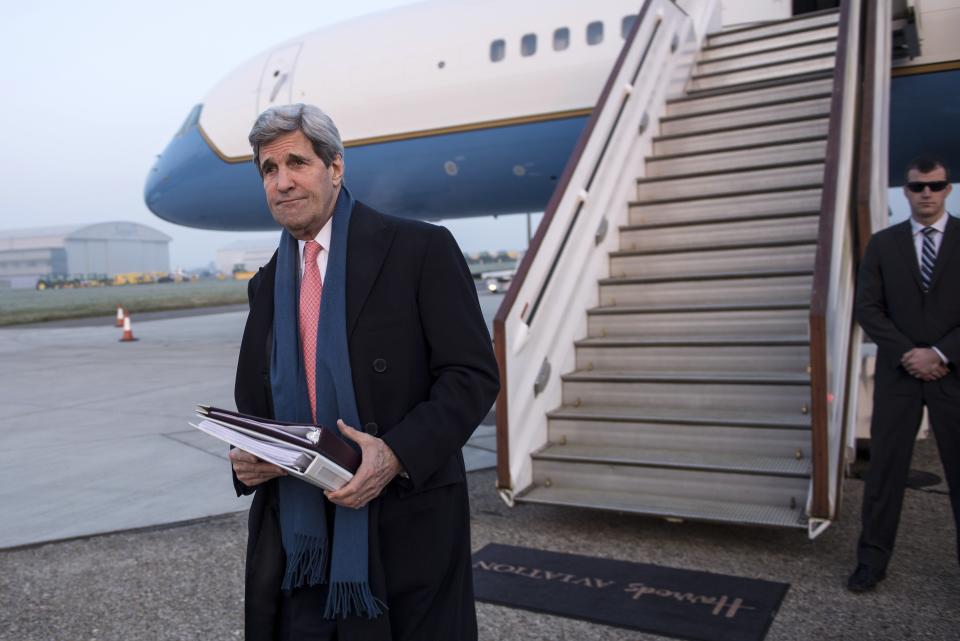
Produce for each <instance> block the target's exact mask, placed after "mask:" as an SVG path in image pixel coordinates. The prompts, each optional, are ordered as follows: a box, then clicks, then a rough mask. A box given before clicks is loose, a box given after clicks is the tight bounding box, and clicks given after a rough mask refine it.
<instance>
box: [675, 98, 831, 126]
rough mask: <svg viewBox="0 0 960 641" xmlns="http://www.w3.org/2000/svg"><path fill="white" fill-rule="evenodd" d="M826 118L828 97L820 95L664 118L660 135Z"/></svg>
mask: <svg viewBox="0 0 960 641" xmlns="http://www.w3.org/2000/svg"><path fill="white" fill-rule="evenodd" d="M829 115H830V95H829V94H820V95H817V96H810V97H805V98H800V99H796V100H779V101H775V102H768V103H763V104H758V105H754V106H751V107H740V108H738V109H732V110H730V109H727V110H723V111H720V112H714V113H705V114H703V113H701V114H693V115H685V116H675V117H668V118H664V119H662V120H661V121H660V135H661V136H679V135H690V134H695V133H701V132H705V131H716V130H718V129H725V128H729V127H753V126H757V125H763V124H766V123H768V122H770V121H780V120H785V119H793V118H814V117H824V116H829Z"/></svg>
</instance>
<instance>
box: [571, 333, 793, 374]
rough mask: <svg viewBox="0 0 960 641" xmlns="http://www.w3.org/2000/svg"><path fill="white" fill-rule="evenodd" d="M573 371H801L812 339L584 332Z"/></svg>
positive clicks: (696, 372) (760, 372)
mask: <svg viewBox="0 0 960 641" xmlns="http://www.w3.org/2000/svg"><path fill="white" fill-rule="evenodd" d="M576 346H577V348H576V367H577V372H582V373H590V374H598V375H603V374H605V373H607V372H616V371H631V372H643V373H644V374H645V375H656V376H666V375H669V374H684V375H688V376H692V375H695V374H696V375H702V376H704V377H705V378H709V377H712V376H714V375H717V374H723V373H725V372H730V373H747V372H749V373H756V374H762V375H764V376H766V375H771V376H774V375H780V374H805V373H806V371H807V367H808V366H809V363H810V345H809V342H807V340H806V339H805V338H804V339H802V340H801V341H799V342H785V341H784V340H781V342H779V343H776V344H770V343H766V344H763V343H759V342H750V341H749V340H744V341H740V342H739V344H735V343H719V344H718V343H716V342H714V343H708V342H704V341H693V342H689V343H687V342H685V343H683V344H674V345H657V344H650V343H648V342H643V341H642V340H641V339H637V342H632V341H630V340H622V339H620V340H618V339H613V338H588V339H584V340H581V341H578V342H577V343H576Z"/></svg>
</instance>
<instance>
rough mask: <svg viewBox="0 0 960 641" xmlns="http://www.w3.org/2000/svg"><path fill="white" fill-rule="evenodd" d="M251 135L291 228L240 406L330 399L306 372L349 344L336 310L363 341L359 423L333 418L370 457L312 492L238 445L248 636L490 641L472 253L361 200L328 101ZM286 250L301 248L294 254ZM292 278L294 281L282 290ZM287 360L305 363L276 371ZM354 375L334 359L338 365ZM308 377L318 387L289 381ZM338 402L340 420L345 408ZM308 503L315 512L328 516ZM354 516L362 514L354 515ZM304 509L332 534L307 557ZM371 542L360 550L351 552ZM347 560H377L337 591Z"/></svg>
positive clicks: (479, 329)
mask: <svg viewBox="0 0 960 641" xmlns="http://www.w3.org/2000/svg"><path fill="white" fill-rule="evenodd" d="M250 141H251V145H252V146H253V150H254V162H255V164H256V166H257V168H258V170H259V171H260V174H261V176H262V178H263V184H264V190H265V193H266V197H267V203H268V205H269V207H270V211H271V213H272V215H273V217H274V218H275V219H276V221H277V222H278V223H279V224H280V225H281V226H282V227H283V228H284V230H285V231H284V232H283V237H282V238H281V247H280V249H278V252H277V253H276V254H274V256H273V258H272V259H271V261H270V262H269V263H268V264H267V265H266V266H265V267H263V268H261V269H260V271H259V272H258V273H257V275H256V276H254V278H253V279H252V280H251V281H250V285H249V290H248V295H249V300H250V314H249V317H248V319H247V324H246V328H245V330H244V335H243V342H242V345H241V348H240V356H239V362H238V366H237V379H236V390H235V397H236V404H237V409H238V410H239V411H240V412H243V413H247V414H252V415H255V416H261V417H265V418H277V417H283V416H289V415H290V410H289V408H287V407H280V406H279V403H280V401H279V400H278V399H286V400H283V401H282V402H283V403H284V404H287V405H289V404H291V403H298V402H301V401H302V402H303V403H304V404H306V402H307V401H306V397H309V399H310V404H311V405H310V410H308V412H309V411H312V413H313V416H314V417H319V416H320V415H322V410H323V409H324V407H323V403H322V385H323V381H322V380H321V378H323V374H322V372H321V370H320V369H317V370H316V372H318V374H317V376H318V377H319V378H317V377H314V376H313V375H312V374H309V375H308V374H305V372H314V359H318V360H317V362H318V363H319V362H320V361H322V360H324V358H325V356H326V355H327V354H329V353H336V351H337V344H336V342H337V340H336V339H330V338H329V337H330V335H331V334H330V333H329V332H330V330H329V329H328V330H326V331H327V332H328V333H327V334H324V331H325V330H323V329H322V328H323V326H324V323H326V324H327V326H328V327H329V325H330V323H331V320H334V321H337V322H336V323H334V325H335V326H336V325H339V326H341V327H342V329H340V330H334V331H333V332H332V335H333V336H335V337H336V336H339V335H338V332H340V333H342V334H343V340H344V341H345V342H344V346H345V350H346V352H348V354H349V358H348V361H349V365H348V366H345V367H343V368H341V369H342V370H348V372H347V377H346V380H347V383H348V385H347V387H351V388H352V389H350V390H348V395H350V393H352V395H353V396H354V397H355V406H356V416H357V418H356V419H355V420H356V421H357V422H358V424H356V425H350V424H349V421H338V425H337V426H336V428H337V429H338V430H339V432H340V433H341V435H342V437H343V438H345V439H346V440H348V442H352V443H353V444H354V445H355V446H356V447H357V448H358V449H359V450H360V451H361V452H362V463H361V465H360V468H359V469H358V470H357V472H356V474H355V476H354V478H353V480H351V481H350V482H349V483H348V484H347V485H346V486H344V487H343V488H341V489H339V490H337V491H333V492H325V493H319V494H313V495H308V498H307V499H306V502H304V501H305V499H304V495H303V492H304V491H305V490H303V486H306V484H304V483H303V482H301V481H299V480H296V479H294V478H292V477H289V476H286V475H284V474H283V471H282V470H281V469H280V468H277V467H275V466H272V465H270V464H268V463H265V462H262V461H259V460H258V459H256V458H254V457H253V456H252V455H250V454H248V453H246V452H242V451H240V450H236V449H235V450H232V451H231V460H232V466H233V471H234V482H235V485H236V489H237V492H238V494H249V493H254V494H255V496H254V499H253V504H252V506H251V508H250V515H249V535H248V542H247V558H246V589H245V628H246V638H247V639H248V641H253V640H259V639H263V640H267V639H270V640H274V639H281V640H287V639H297V640H300V641H329V640H332V639H339V640H340V641H355V640H356V641H360V640H363V641H380V640H383V641H386V640H391V641H452V640H457V641H468V640H470V639H476V638H477V627H476V613H475V608H474V601H473V587H472V576H471V567H470V531H469V517H470V513H469V506H468V502H467V489H466V475H465V470H464V463H463V457H462V454H461V448H462V447H463V445H464V443H465V442H466V441H467V439H468V438H469V437H470V435H471V433H472V432H473V430H474V429H475V428H476V426H477V425H478V424H479V423H480V421H481V420H482V419H483V417H484V416H485V415H486V413H487V412H488V410H489V409H490V407H491V405H492V404H493V401H494V399H495V397H496V395H497V392H498V389H499V377H498V369H497V364H496V361H495V359H494V355H493V350H492V348H491V341H490V337H489V334H488V331H487V328H486V325H485V323H484V320H483V317H482V315H481V312H480V308H479V303H478V300H477V294H476V287H475V285H474V283H473V279H472V278H471V276H470V273H469V271H468V269H467V267H466V264H465V262H464V260H463V256H462V254H461V253H460V250H459V248H458V247H457V244H456V242H455V241H454V240H453V238H452V236H451V235H450V233H449V232H448V231H447V230H446V229H444V228H442V227H438V226H434V225H429V224H426V223H423V222H418V221H412V220H404V219H399V218H394V217H390V216H386V215H383V214H380V213H378V212H376V211H374V210H372V209H370V208H369V207H366V206H365V205H363V204H362V203H360V202H355V201H353V200H352V197H351V196H350V194H349V191H348V190H347V189H346V187H345V186H344V183H343V181H344V163H343V147H342V143H341V141H340V136H339V133H338V132H337V129H336V127H335V126H334V124H333V122H332V120H330V118H329V117H328V116H327V115H326V114H324V113H323V112H322V111H320V110H319V109H317V108H316V107H312V106H309V105H290V106H284V107H274V108H271V109H269V110H267V111H266V112H264V113H263V114H261V115H260V117H259V118H258V120H257V122H256V124H255V125H254V127H253V130H252V131H251V134H250ZM345 222H346V223H347V224H344V223H345ZM338 223H339V224H340V227H339V230H338V227H337V225H338ZM331 230H332V231H331ZM288 235H289V236H288ZM338 238H339V239H340V240H338ZM338 242H339V243H340V245H339V247H338ZM285 243H286V244H285ZM312 243H313V244H312ZM317 246H319V248H318V247H317ZM311 247H313V250H312V251H311V249H310V248H311ZM284 248H286V251H287V252H288V254H290V255H291V256H290V257H289V258H286V259H285V258H283V253H284ZM344 252H345V253H344ZM338 260H339V261H340V262H339V263H338ZM337 265H341V266H342V267H345V276H344V274H343V273H340V275H339V276H338V275H337V274H338V273H339V272H337V271H336V269H337ZM285 270H286V271H285ZM285 273H286V274H287V276H288V277H289V278H287V280H286V281H285V280H284V278H283V274H285ZM338 277H339V278H343V279H345V283H343V287H342V291H343V295H345V300H344V301H343V310H342V312H340V311H337V312H336V315H337V318H335V319H330V318H324V317H323V315H322V314H319V309H320V304H319V303H317V301H318V300H323V301H324V302H323V306H322V309H323V310H324V311H327V313H332V312H329V310H330V309H335V308H333V307H328V303H329V304H330V305H332V304H333V303H330V301H327V300H325V299H326V298H328V297H335V296H336V295H337V294H336V291H337V287H338V284H337V283H336V282H335V280H336V278H338ZM284 283H293V285H292V286H289V285H285V284H284ZM284 287H291V292H289V293H288V294H285V293H284V292H282V291H278V288H279V289H283V288H284ZM285 295H286V296H287V299H285V298H284V296H285ZM288 299H289V300H292V301H293V303H292V305H291V307H290V309H292V310H294V312H293V313H290V314H286V316H285V315H284V312H281V311H280V308H282V306H283V305H284V304H285V303H283V302H282V301H284V300H288ZM331 300H332V298H331ZM318 314H319V316H320V317H319V320H318ZM318 323H319V327H321V330H320V332H319V333H317V330H316V328H317V327H318ZM278 334H279V335H280V336H279V337H278ZM280 339H284V340H286V343H284V340H280ZM314 340H316V342H317V344H316V346H315V351H314V346H313V344H312V343H313V341H314ZM284 344H290V345H295V346H297V353H295V354H294V355H293V356H292V357H289V355H288V358H287V362H286V364H283V363H284V361H283V358H284V357H278V355H277V351H278V350H282V349H283V345H284ZM305 346H306V347H305ZM301 350H302V351H301ZM298 359H299V360H298ZM278 369H284V370H285V371H288V372H293V375H292V376H293V378H290V377H288V378H286V379H284V378H283V377H282V376H278V373H277V371H276V370H278ZM297 372H299V374H297ZM342 373H343V372H338V371H334V372H332V378H334V379H336V378H337V377H340V376H341V375H342ZM297 376H299V380H297ZM304 378H306V379H307V380H306V381H304ZM311 378H314V379H315V380H310V379H311ZM291 381H292V382H291ZM341 382H342V381H341ZM284 385H285V386H286V387H283V386H284ZM341 387H342V385H341ZM295 388H296V389H299V390H306V393H303V392H297V393H299V394H300V396H299V397H297V396H295V395H291V394H292V392H291V390H294V389H295ZM337 391H338V394H340V393H341V392H342V391H343V390H342V389H340V388H338V390H337ZM315 397H316V398H315ZM338 398H339V396H338ZM290 399H293V400H290ZM304 406H305V407H306V405H304ZM342 409H343V408H342V407H341V413H339V414H337V418H338V419H339V418H344V417H345V414H344V413H343V412H342ZM308 416H310V414H309V413H308ZM325 427H327V428H334V427H335V426H332V425H326V426H325ZM285 484H286V485H285ZM292 484H299V485H292ZM306 487H308V488H311V487H312V486H306ZM294 511H299V512H309V513H310V515H309V516H310V517H311V518H314V520H313V521H309V519H308V520H306V521H304V519H302V518H301V517H302V514H299V513H297V514H291V512H294ZM317 515H319V516H317ZM358 515H359V519H358ZM341 521H342V522H341ZM348 521H349V522H350V527H351V528H353V529H348V528H347V527H346V526H344V523H347V522H348ZM358 521H359V523H358ZM304 522H307V523H313V524H315V526H316V529H317V530H318V531H324V530H325V531H326V532H327V533H331V534H330V536H328V537H326V538H325V539H324V537H320V538H319V539H317V540H320V541H321V544H320V545H322V546H323V547H322V549H320V550H318V551H317V553H316V554H313V555H306V556H302V555H301V556H295V555H297V554H298V552H297V551H296V550H295V546H293V545H292V544H291V543H290V540H291V538H290V532H284V528H293V527H295V526H297V525H296V524H302V523H304ZM291 524H294V525H291ZM341 526H343V527H341ZM298 527H299V526H298ZM341 531H346V532H349V533H351V534H350V535H349V536H348V535H343V534H341ZM361 533H362V534H361ZM307 534H308V535H309V534H310V533H309V532H308V533H307ZM301 538H302V537H301ZM308 538H309V537H308ZM358 547H360V548H361V549H362V554H363V555H364V556H365V558H364V559H363V561H364V562H363V563H355V561H356V558H355V556H352V555H354V553H356V551H357V548H358ZM292 555H294V556H292ZM338 556H339V557H344V558H345V557H348V556H349V557H350V559H351V560H350V561H349V563H348V562H346V561H343V560H342V559H341V558H338ZM291 558H296V559H297V560H296V561H295V562H296V563H297V564H298V566H299V565H304V564H310V563H314V566H313V567H311V568H310V569H309V571H307V572H300V571H299V570H298V571H297V572H294V573H293V574H292V575H291V567H290V565H288V564H290V563H291V561H290V559H291ZM311 559H312V560H311ZM338 564H339V567H341V568H342V567H344V565H349V566H350V570H351V571H352V572H354V573H356V571H357V568H363V566H364V565H365V566H366V567H365V568H363V569H362V570H361V576H360V578H359V579H358V580H355V581H353V582H351V583H347V584H346V585H347V589H345V590H343V591H342V593H341V594H339V595H336V596H332V595H331V593H330V591H331V590H334V589H339V588H337V587H336V586H337V585H338V583H337V577H336V574H337V573H338V571H339V570H338ZM351 564H352V565H351ZM291 577H292V578H291ZM311 577H312V578H311ZM331 586H333V587H331ZM364 590H366V591H367V592H366V597H364ZM371 597H372V598H371ZM350 599H354V600H353V601H351V600H350Z"/></svg>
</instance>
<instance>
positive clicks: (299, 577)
mask: <svg viewBox="0 0 960 641" xmlns="http://www.w3.org/2000/svg"><path fill="white" fill-rule="evenodd" d="M326 569H327V541H326V539H325V538H321V537H319V536H310V535H307V534H296V535H294V544H293V550H292V551H288V552H287V567H286V571H285V572H284V574H283V585H282V586H281V587H282V588H283V589H284V590H292V589H294V588H299V587H303V586H304V585H308V586H310V585H320V584H322V583H326V582H327V576H326Z"/></svg>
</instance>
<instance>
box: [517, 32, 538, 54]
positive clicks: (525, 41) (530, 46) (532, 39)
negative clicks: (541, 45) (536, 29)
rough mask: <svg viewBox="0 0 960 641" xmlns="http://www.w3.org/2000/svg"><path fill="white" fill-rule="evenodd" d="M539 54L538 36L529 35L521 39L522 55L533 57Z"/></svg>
mask: <svg viewBox="0 0 960 641" xmlns="http://www.w3.org/2000/svg"><path fill="white" fill-rule="evenodd" d="M535 53H537V34H535V33H528V34H527V35H525V36H524V37H523V38H521V39H520V55H521V56H532V55H533V54H535Z"/></svg>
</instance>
